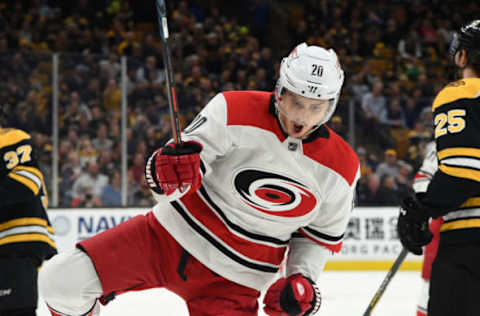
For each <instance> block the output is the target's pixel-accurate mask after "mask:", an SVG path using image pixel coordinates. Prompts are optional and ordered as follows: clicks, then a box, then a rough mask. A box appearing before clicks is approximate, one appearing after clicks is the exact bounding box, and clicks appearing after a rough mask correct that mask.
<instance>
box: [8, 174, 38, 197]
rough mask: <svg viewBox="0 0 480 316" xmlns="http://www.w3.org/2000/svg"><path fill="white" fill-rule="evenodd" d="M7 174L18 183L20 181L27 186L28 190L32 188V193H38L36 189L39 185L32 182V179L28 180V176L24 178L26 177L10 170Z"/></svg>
mask: <svg viewBox="0 0 480 316" xmlns="http://www.w3.org/2000/svg"><path fill="white" fill-rule="evenodd" d="M8 176H9V177H10V178H12V179H13V180H16V181H18V182H20V183H22V184H23V185H25V186H26V187H27V188H29V189H30V190H32V192H33V194H34V195H37V194H38V191H40V187H39V186H38V185H37V184H36V183H35V182H33V181H32V180H30V179H29V178H26V177H23V176H21V175H19V174H16V173H13V172H10V173H9V174H8Z"/></svg>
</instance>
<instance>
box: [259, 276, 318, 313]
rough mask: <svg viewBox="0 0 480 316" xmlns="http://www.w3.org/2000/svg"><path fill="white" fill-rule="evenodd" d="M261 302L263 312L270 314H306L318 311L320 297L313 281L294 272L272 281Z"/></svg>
mask: <svg viewBox="0 0 480 316" xmlns="http://www.w3.org/2000/svg"><path fill="white" fill-rule="evenodd" d="M263 303H264V304H265V306H264V308H263V309H264V311H265V313H267V315H270V316H297V315H298V316H308V315H313V314H315V313H316V312H317V311H318V309H319V308H320V304H321V303H322V297H321V295H320V291H319V290H318V288H317V286H316V285H315V282H313V281H312V280H310V279H309V278H307V277H304V276H303V275H301V274H294V275H291V276H290V277H288V278H287V279H285V278H281V279H279V280H277V281H276V282H275V283H273V284H272V285H271V286H270V287H269V288H268V290H267V293H266V294H265V298H264V300H263Z"/></svg>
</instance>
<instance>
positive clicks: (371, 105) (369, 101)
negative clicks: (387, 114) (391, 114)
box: [362, 79, 387, 124]
mask: <svg viewBox="0 0 480 316" xmlns="http://www.w3.org/2000/svg"><path fill="white" fill-rule="evenodd" d="M386 104H387V101H386V99H385V96H384V95H383V83H382V81H381V80H380V79H377V80H376V81H375V82H374V83H373V87H372V91H371V92H368V93H366V94H364V95H363V98H362V109H363V111H364V113H365V117H366V118H367V120H369V121H370V122H372V124H373V123H376V122H379V121H380V117H381V115H382V113H383V112H384V111H385V110H386Z"/></svg>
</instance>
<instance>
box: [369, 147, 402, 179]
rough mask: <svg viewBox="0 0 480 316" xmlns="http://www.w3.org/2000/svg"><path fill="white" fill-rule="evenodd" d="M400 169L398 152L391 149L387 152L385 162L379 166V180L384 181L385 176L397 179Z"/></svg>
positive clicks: (377, 172)
mask: <svg viewBox="0 0 480 316" xmlns="http://www.w3.org/2000/svg"><path fill="white" fill-rule="evenodd" d="M399 168H400V166H399V162H398V158H397V151H396V150H395V149H391V148H389V149H387V150H385V161H384V162H382V163H380V164H379V165H378V167H377V170H376V171H375V173H376V174H377V177H378V178H379V179H383V177H384V176H385V175H388V176H392V177H393V178H395V177H397V176H398V172H399Z"/></svg>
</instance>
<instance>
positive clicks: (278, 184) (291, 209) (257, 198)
mask: <svg viewBox="0 0 480 316" xmlns="http://www.w3.org/2000/svg"><path fill="white" fill-rule="evenodd" d="M234 184H235V189H236V190H237V192H238V193H240V195H241V198H242V201H243V202H244V203H246V204H248V205H249V206H251V207H253V208H255V209H257V210H259V211H260V212H264V213H267V214H271V215H275V216H283V217H298V216H303V215H305V214H307V213H309V212H311V211H312V210H313V209H314V208H315V206H316V205H317V199H316V197H315V195H313V193H312V192H310V189H309V188H308V187H307V186H306V185H304V184H302V183H300V182H298V181H295V180H293V179H290V178H287V177H284V176H281V175H278V174H274V173H269V172H265V171H260V170H251V169H247V170H241V171H240V172H238V173H237V174H236V175H235V178H234Z"/></svg>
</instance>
